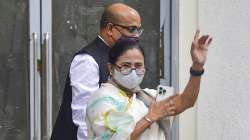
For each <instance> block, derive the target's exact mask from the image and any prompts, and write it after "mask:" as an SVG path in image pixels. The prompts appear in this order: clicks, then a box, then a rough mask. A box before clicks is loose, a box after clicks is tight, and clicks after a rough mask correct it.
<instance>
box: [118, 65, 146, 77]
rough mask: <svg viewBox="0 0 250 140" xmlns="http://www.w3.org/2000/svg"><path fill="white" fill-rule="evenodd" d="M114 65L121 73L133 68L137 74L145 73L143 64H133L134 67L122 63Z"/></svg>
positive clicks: (126, 73)
mask: <svg viewBox="0 0 250 140" xmlns="http://www.w3.org/2000/svg"><path fill="white" fill-rule="evenodd" d="M115 66H116V68H117V69H118V70H119V71H120V72H121V74H123V75H128V74H130V73H131V72H132V71H133V70H135V72H136V74H137V75H144V74H145V68H144V66H143V65H135V66H134V67H132V65H127V64H123V65H115Z"/></svg>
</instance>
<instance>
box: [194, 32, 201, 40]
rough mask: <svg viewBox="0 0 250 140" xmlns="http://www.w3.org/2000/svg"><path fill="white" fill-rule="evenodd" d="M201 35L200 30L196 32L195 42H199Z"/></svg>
mask: <svg viewBox="0 0 250 140" xmlns="http://www.w3.org/2000/svg"><path fill="white" fill-rule="evenodd" d="M199 35H200V30H199V29H197V30H196V33H195V35H194V41H197V40H198V38H199Z"/></svg>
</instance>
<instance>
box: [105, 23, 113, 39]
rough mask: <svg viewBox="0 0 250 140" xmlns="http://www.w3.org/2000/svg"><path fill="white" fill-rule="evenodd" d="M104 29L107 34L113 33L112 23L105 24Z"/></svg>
mask: <svg viewBox="0 0 250 140" xmlns="http://www.w3.org/2000/svg"><path fill="white" fill-rule="evenodd" d="M106 30H107V34H108V36H112V35H113V31H112V30H113V25H112V23H108V24H107V25H106Z"/></svg>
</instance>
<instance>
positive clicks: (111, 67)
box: [107, 63, 114, 75]
mask: <svg viewBox="0 0 250 140" xmlns="http://www.w3.org/2000/svg"><path fill="white" fill-rule="evenodd" d="M107 65H108V70H109V75H112V74H113V71H114V69H113V65H112V64H111V63H108V64H107Z"/></svg>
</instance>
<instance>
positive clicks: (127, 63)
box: [116, 49, 145, 72]
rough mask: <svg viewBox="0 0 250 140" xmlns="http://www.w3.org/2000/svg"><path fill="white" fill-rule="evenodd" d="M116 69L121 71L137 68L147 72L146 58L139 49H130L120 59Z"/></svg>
mask: <svg viewBox="0 0 250 140" xmlns="http://www.w3.org/2000/svg"><path fill="white" fill-rule="evenodd" d="M116 67H117V68H118V69H119V71H124V70H126V69H130V68H135V69H136V70H139V71H140V70H143V72H145V68H144V57H143V55H142V53H141V52H140V51H139V50H138V49H129V50H127V51H126V52H125V53H123V54H122V55H121V56H120V57H119V58H118V60H117V62H116Z"/></svg>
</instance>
